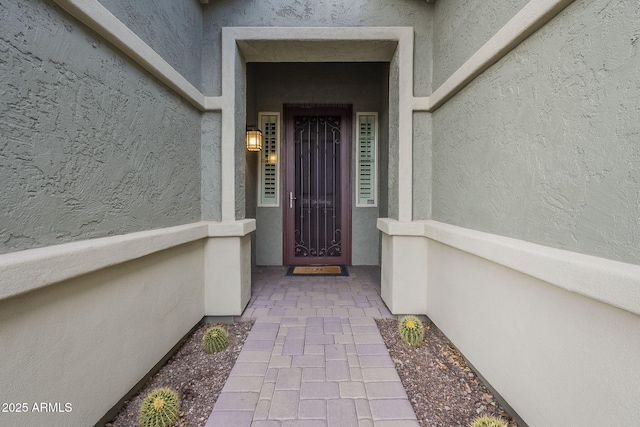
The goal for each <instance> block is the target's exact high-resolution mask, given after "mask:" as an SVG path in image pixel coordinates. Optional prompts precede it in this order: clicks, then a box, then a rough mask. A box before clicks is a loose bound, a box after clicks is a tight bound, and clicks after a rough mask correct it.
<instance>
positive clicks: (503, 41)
mask: <svg viewBox="0 0 640 427" xmlns="http://www.w3.org/2000/svg"><path fill="white" fill-rule="evenodd" d="M572 2H573V0H531V1H530V2H529V3H528V4H527V5H526V6H525V7H523V8H522V9H521V10H520V12H518V13H517V14H516V15H515V16H514V17H513V18H511V20H509V22H507V23H506V24H505V25H504V27H502V28H501V29H500V30H499V31H498V32H497V33H496V34H495V35H494V36H493V37H491V39H489V41H487V42H486V43H485V44H484V45H483V46H482V47H481V48H480V49H478V51H476V52H475V53H474V54H473V55H472V56H471V57H470V58H469V59H468V60H467V62H465V63H464V64H462V66H461V67H460V68H458V69H457V70H456V71H455V72H454V73H453V74H452V75H451V76H450V77H449V78H448V79H447V80H446V81H445V82H444V83H443V84H442V85H440V87H438V88H437V89H436V90H435V91H434V92H433V93H432V94H431V95H430V96H426V97H414V98H413V109H414V111H427V112H433V111H435V110H437V109H438V108H439V107H441V106H442V105H443V104H444V103H445V102H447V101H448V100H449V99H450V98H451V97H453V96H454V95H455V94H456V93H458V92H460V91H461V90H462V89H464V88H465V87H466V86H467V85H468V84H469V83H470V82H471V81H472V80H473V79H475V78H476V77H478V76H479V75H480V74H482V73H483V72H484V71H485V70H486V69H487V68H489V67H491V66H492V65H493V64H495V63H496V62H498V61H499V60H500V59H501V58H503V57H504V56H505V55H507V54H508V53H509V52H511V51H512V50H513V49H514V48H515V47H516V46H518V45H519V44H520V43H521V42H522V41H524V40H525V39H526V38H527V37H529V36H530V35H531V34H533V33H534V32H535V31H537V30H538V29H539V28H541V27H542V26H544V25H545V24H546V23H547V22H549V21H551V19H553V17H555V16H556V15H557V14H558V13H560V11H562V10H563V9H564V8H565V7H567V6H568V5H570V4H571V3H572Z"/></svg>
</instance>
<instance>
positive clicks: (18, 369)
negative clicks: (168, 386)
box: [0, 240, 204, 427]
mask: <svg viewBox="0 0 640 427" xmlns="http://www.w3.org/2000/svg"><path fill="white" fill-rule="evenodd" d="M203 253H204V241H203V240H198V241H195V242H192V243H188V244H185V245H181V246H178V247H175V248H172V249H169V250H165V251H161V252H157V253H154V254H152V255H148V256H145V257H142V258H140V259H137V260H132V261H130V262H126V263H122V264H119V265H117V266H114V267H110V268H106V269H102V270H99V271H96V272H94V273H90V274H85V275H83V276H80V277H78V278H76V279H71V280H66V281H63V282H60V283H56V284H53V285H51V286H47V287H45V288H42V289H39V290H36V291H33V292H29V293H26V294H23V295H20V296H16V297H13V298H9V299H5V300H2V301H0V342H2V351H1V352H0V384H2V387H0V402H14V403H17V402H25V403H28V408H29V411H28V413H2V414H0V424H1V425H3V426H12V427H22V426H24V427H31V426H45V425H46V426H52V427H53V426H60V427H67V426H92V425H94V424H95V423H97V422H98V421H99V420H100V418H101V417H102V416H104V415H105V414H106V413H107V411H108V410H109V409H111V407H112V406H113V405H115V404H116V403H117V402H118V401H119V400H120V399H121V398H122V397H123V396H124V395H125V394H126V393H127V392H128V391H129V390H130V389H131V387H133V386H134V385H135V384H136V383H137V382H138V381H139V380H140V379H142V377H143V376H144V375H146V374H147V372H148V371H149V370H150V369H151V368H152V367H153V366H154V365H155V364H156V363H158V362H159V361H160V359H161V358H162V357H163V356H164V355H165V354H166V353H167V352H168V351H169V350H170V349H171V348H172V347H173V346H174V345H175V344H176V343H177V342H178V341H179V340H180V338H182V337H183V336H184V335H185V334H186V333H187V332H189V330H190V329H191V328H192V327H193V326H194V325H195V324H196V323H197V322H198V321H200V320H201V319H202V316H203V314H204V287H203V283H204V269H203ZM40 402H51V403H60V404H61V405H63V408H64V405H65V404H66V403H69V404H71V411H69V412H65V413H46V412H45V413H39V412H34V411H32V407H33V404H35V403H38V404H39V403H40Z"/></svg>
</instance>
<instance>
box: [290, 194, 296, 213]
mask: <svg viewBox="0 0 640 427" xmlns="http://www.w3.org/2000/svg"><path fill="white" fill-rule="evenodd" d="M295 199H296V198H295V197H293V191H289V209H293V201H294V200H295Z"/></svg>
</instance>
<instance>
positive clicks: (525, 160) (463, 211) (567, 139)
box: [433, 0, 640, 264]
mask: <svg viewBox="0 0 640 427" xmlns="http://www.w3.org/2000/svg"><path fill="white" fill-rule="evenodd" d="M638 22H640V7H639V6H638V4H637V3H635V2H621V1H614V2H607V3H606V4H602V3H599V2H590V1H586V0H578V1H576V2H575V3H573V4H572V5H571V6H569V7H568V8H567V9H565V10H564V11H563V12H562V13H561V14H560V15H559V16H558V17H556V18H555V19H554V20H552V21H551V22H550V23H549V24H548V25H546V26H545V27H544V28H542V29H541V30H540V31H538V32H537V33H535V34H534V35H533V36H531V37H530V38H529V39H527V40H526V41H525V42H524V43H522V44H521V45H520V46H518V47H517V48H516V49H515V50H514V51H513V52H511V53H510V54H509V55H507V56H506V57H505V58H503V59H502V60H501V61H500V62H498V63H497V64H496V65H494V66H493V67H492V68H490V69H489V70H488V71H487V72H485V73H484V74H483V75H481V76H480V77H478V78H477V79H476V80H475V81H474V82H472V83H471V85H469V86H468V87H467V88H466V89H464V90H463V91H462V92H460V93H459V94H458V95H456V96H455V97H454V98H453V99H452V100H450V101H449V102H448V103H447V104H445V105H444V106H443V107H442V108H440V109H438V110H437V111H436V112H435V113H434V114H433V139H434V145H433V159H434V160H433V168H434V176H433V199H434V201H433V218H434V219H436V220H438V221H443V222H447V223H451V224H455V225H459V226H462V227H468V228H472V229H476V230H481V231H487V232H491V233H496V234H500V235H505V236H509V237H515V238H519V239H523V240H526V241H530V242H534V243H540V244H544V245H548V246H552V247H557V248H562V249H568V250H573V251H576V252H581V253H586V254H591V255H596V256H600V257H604V258H609V259H614V260H619V261H624V262H630V263H636V264H637V263H640V252H639V251H638V242H639V241H640V202H639V200H640V142H639V141H640V108H638V99H640V30H639V29H638V25H637V23H638ZM481 25H482V22H479V23H478V26H481ZM440 60H441V58H435V62H436V63H437V62H438V61H440Z"/></svg>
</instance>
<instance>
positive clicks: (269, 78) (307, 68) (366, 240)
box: [247, 63, 388, 265]
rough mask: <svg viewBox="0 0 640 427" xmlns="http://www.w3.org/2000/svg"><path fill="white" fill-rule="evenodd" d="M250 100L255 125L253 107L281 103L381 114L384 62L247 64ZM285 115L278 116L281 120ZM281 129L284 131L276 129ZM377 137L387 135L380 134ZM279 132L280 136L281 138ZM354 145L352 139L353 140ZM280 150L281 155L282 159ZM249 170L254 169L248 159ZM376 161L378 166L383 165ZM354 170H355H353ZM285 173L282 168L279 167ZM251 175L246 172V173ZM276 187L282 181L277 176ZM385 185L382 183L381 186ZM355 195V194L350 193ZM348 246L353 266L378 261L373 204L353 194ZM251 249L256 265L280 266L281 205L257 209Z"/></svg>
mask: <svg viewBox="0 0 640 427" xmlns="http://www.w3.org/2000/svg"><path fill="white" fill-rule="evenodd" d="M248 69H249V73H248V74H249V76H250V77H249V82H254V84H255V87H254V88H250V89H249V92H250V93H252V95H251V96H249V98H250V99H251V100H253V101H252V102H251V104H252V105H255V107H253V106H252V107H251V108H250V110H251V111H250V114H253V115H254V116H252V117H249V118H247V123H249V124H253V123H257V112H258V111H279V112H280V113H281V115H282V106H283V104H286V103H312V104H313V103H317V104H323V103H324V104H329V103H333V104H345V103H352V104H353V112H354V118H355V113H356V112H365V111H369V112H370V111H375V112H379V113H381V114H382V113H383V112H384V111H385V109H386V103H387V100H386V99H385V96H388V94H387V93H385V90H384V89H385V88H386V87H387V86H388V83H387V80H388V71H387V70H388V65H387V64H384V63H352V64H330V63H323V64H317V63H311V64H270V63H255V64H249V68H248ZM282 117H284V116H281V118H282ZM281 131H282V132H284V129H281ZM382 136H383V137H384V136H386V135H385V134H382ZM283 138H284V133H282V134H281V140H282V139H283ZM352 143H355V140H353V141H352ZM282 156H283V153H281V158H282ZM351 157H352V162H351V163H352V165H353V164H355V163H354V161H355V145H353V146H352V155H351ZM250 167H251V168H257V164H256V163H255V162H250ZM385 168H386V166H385V165H382V164H381V165H379V170H382V169H385ZM352 170H354V169H352ZM281 172H284V168H281ZM251 174H253V176H255V172H253V171H251V172H250V175H251ZM351 179H352V188H353V190H354V191H355V177H354V176H353V173H352V177H351ZM280 184H281V188H282V185H283V184H284V181H283V177H282V176H281V181H280ZM383 184H384V183H383V182H382V181H381V185H383ZM255 190H257V189H256V188H255V187H252V193H251V194H248V195H247V197H249V198H253V199H254V200H253V201H252V202H251V206H252V208H253V207H254V206H255V198H256V197H257V195H256V192H255ZM354 194H355V193H354ZM352 203H353V209H352V238H353V241H352V243H353V244H352V246H353V251H352V253H353V259H352V262H353V264H356V265H376V264H378V258H379V254H378V239H379V237H378V233H377V231H376V219H377V218H378V213H379V210H378V208H377V207H372V208H357V207H355V196H354V195H352ZM256 220H257V231H256V240H257V241H256V253H257V263H258V265H282V204H281V206H280V207H277V208H275V207H273V208H271V207H258V208H256Z"/></svg>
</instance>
